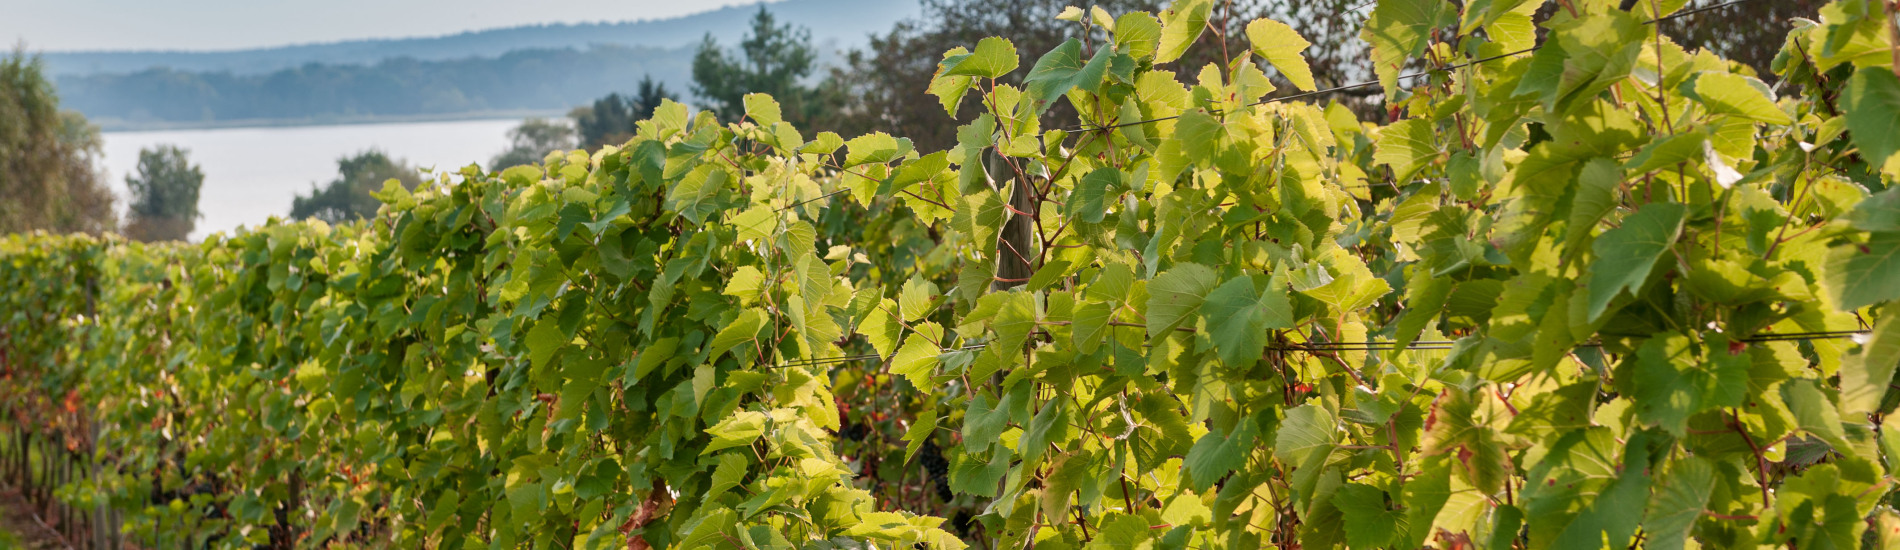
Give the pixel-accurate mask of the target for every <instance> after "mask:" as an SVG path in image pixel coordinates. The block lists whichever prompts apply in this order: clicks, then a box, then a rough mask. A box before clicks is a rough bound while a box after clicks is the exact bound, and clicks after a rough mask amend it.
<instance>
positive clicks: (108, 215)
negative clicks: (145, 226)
mask: <svg viewBox="0 0 1900 550" xmlns="http://www.w3.org/2000/svg"><path fill="white" fill-rule="evenodd" d="M99 150H100V140H99V128H98V127H97V126H93V125H92V124H91V123H90V122H87V121H86V117H84V116H81V115H80V114H78V113H74V112H71V111H61V110H60V108H59V96H58V95H57V94H56V93H55V92H54V90H53V84H52V83H51V82H49V81H47V79H46V76H45V74H44V69H43V66H42V64H41V62H40V59H39V57H38V56H29V55H27V54H26V52H25V51H24V50H15V51H14V52H13V54H12V55H10V56H6V57H5V58H0V197H3V198H0V233H13V232H23V231H32V230H36V229H42V230H49V231H55V232H75V231H76V232H85V233H94V234H98V233H105V232H107V231H111V230H113V228H115V227H117V226H118V221H117V216H116V215H115V214H114V213H113V209H112V202H113V198H112V191H111V190H110V189H108V188H107V187H106V186H105V184H104V182H103V181H102V180H103V179H104V178H102V177H101V176H100V172H99V171H98V170H97V169H96V168H94V162H93V161H94V160H95V159H96V158H97V157H98V156H99V154H100V153H99Z"/></svg>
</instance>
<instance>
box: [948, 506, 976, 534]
mask: <svg viewBox="0 0 1900 550" xmlns="http://www.w3.org/2000/svg"><path fill="white" fill-rule="evenodd" d="M950 528H951V529H954V530H956V532H957V536H958V537H960V538H970V531H974V530H976V518H972V517H970V511H969V510H957V515H956V516H953V517H951V518H950Z"/></svg>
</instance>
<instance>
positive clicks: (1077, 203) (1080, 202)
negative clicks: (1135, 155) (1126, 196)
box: [1069, 166, 1122, 223]
mask: <svg viewBox="0 0 1900 550" xmlns="http://www.w3.org/2000/svg"><path fill="white" fill-rule="evenodd" d="M1121 187H1122V172H1121V170H1117V169H1115V168H1114V167H1110V166H1104V167H1101V168H1096V169H1094V170H1092V171H1090V172H1089V173H1088V175H1085V176H1082V180H1081V181H1080V182H1078V183H1077V184H1076V187H1075V193H1074V194H1072V195H1070V198H1069V200H1070V203H1069V204H1070V206H1069V214H1070V215H1072V216H1075V217H1076V219H1079V220H1082V221H1085V222H1089V223H1102V218H1104V217H1106V216H1107V215H1108V193H1109V190H1110V189H1117V190H1119V189H1120V188H1121Z"/></svg>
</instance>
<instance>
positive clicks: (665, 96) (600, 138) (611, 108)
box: [568, 76, 674, 149]
mask: <svg viewBox="0 0 1900 550" xmlns="http://www.w3.org/2000/svg"><path fill="white" fill-rule="evenodd" d="M669 99H674V96H673V93H672V92H669V91H667V90H666V85H665V84H660V83H658V82H655V81H654V80H653V77H652V76H646V77H642V78H641V79H640V85H639V87H638V88H637V91H636V92H635V93H634V95H632V96H623V95H620V94H619V93H612V94H607V97H603V98H600V99H597V100H594V104H593V105H592V106H587V107H579V108H576V109H574V110H573V111H572V112H569V113H568V116H569V117H570V118H573V119H574V129H575V130H576V131H577V132H579V133H580V138H581V141H580V143H581V147H582V148H585V149H594V148H597V147H600V146H602V145H607V144H612V143H621V142H625V141H627V139H628V138H631V137H633V134H634V131H635V128H634V125H633V124H634V123H635V122H639V121H642V120H646V119H649V118H653V110H654V109H658V108H660V103H661V102H664V101H666V100H669Z"/></svg>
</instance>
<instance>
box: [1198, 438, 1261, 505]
mask: <svg viewBox="0 0 1900 550" xmlns="http://www.w3.org/2000/svg"><path fill="white" fill-rule="evenodd" d="M1258 436H1259V429H1258V427H1257V426H1255V425H1254V423H1253V422H1252V421H1242V422H1240V423H1239V424H1238V425H1237V426H1235V427H1234V431H1233V433H1231V434H1228V435H1226V436H1221V435H1220V434H1219V433H1216V432H1207V434H1205V435H1202V436H1201V439H1200V440H1198V441H1195V442H1194V446H1193V447H1191V448H1189V449H1188V453H1187V458H1186V459H1185V460H1184V461H1183V462H1182V465H1184V466H1186V467H1187V473H1188V478H1189V479H1190V480H1192V481H1193V483H1194V490H1196V491H1206V490H1207V489H1208V488H1210V487H1213V486H1214V483H1215V482H1217V481H1220V479H1221V478H1224V477H1227V474H1228V473H1230V472H1233V471H1235V470H1239V469H1241V468H1244V467H1246V465H1247V453H1248V452H1249V451H1251V450H1253V449H1254V448H1255V444H1254V439H1255V438H1256V437H1258Z"/></svg>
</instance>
